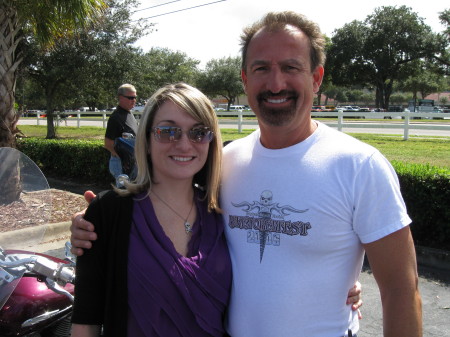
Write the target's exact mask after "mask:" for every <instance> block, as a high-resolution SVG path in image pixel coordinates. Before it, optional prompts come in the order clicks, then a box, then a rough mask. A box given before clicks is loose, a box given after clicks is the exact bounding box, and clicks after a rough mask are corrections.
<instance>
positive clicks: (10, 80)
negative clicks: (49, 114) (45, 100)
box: [0, 1, 22, 147]
mask: <svg viewBox="0 0 450 337" xmlns="http://www.w3.org/2000/svg"><path fill="white" fill-rule="evenodd" d="M19 28H20V27H19V25H18V16H17V12H16V11H15V10H13V9H12V8H11V7H9V6H8V5H7V4H6V3H5V2H3V1H2V2H1V3H0V78H1V79H0V97H1V100H0V147H15V146H16V142H15V134H16V133H18V132H19V131H18V129H17V122H18V120H19V117H20V114H19V112H16V111H15V109H14V102H15V98H14V95H15V87H16V75H17V68H18V66H19V64H20V63H21V62H22V58H21V57H20V56H18V55H17V54H16V49H17V45H18V44H19V42H20V40H21V38H20V37H18V36H20V34H19V32H20V29H19Z"/></svg>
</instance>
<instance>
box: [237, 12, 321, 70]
mask: <svg viewBox="0 0 450 337" xmlns="http://www.w3.org/2000/svg"><path fill="white" fill-rule="evenodd" d="M286 26H293V27H296V28H298V29H299V30H301V31H302V32H303V33H305V34H306V36H308V38H309V41H310V46H311V55H310V56H311V71H313V70H314V69H316V67H317V66H319V65H321V66H323V65H324V64H325V59H326V56H325V38H324V36H323V34H322V32H321V31H320V28H319V26H318V25H317V24H316V23H315V22H313V21H311V20H309V19H308V18H307V17H306V16H305V15H303V14H299V13H296V12H292V11H285V12H270V13H267V14H266V15H265V16H264V17H263V18H262V19H261V20H259V21H257V22H255V23H254V24H252V25H250V26H248V27H246V28H244V31H243V32H242V35H241V47H242V48H241V52H242V70H243V71H244V72H245V71H246V67H247V60H246V58H247V51H248V46H249V44H250V41H251V40H252V38H253V36H254V35H255V34H256V33H257V32H258V31H260V30H261V29H263V28H267V29H268V30H269V31H271V32H275V31H279V30H283V29H285V28H286Z"/></svg>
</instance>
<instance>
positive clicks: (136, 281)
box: [72, 83, 231, 336]
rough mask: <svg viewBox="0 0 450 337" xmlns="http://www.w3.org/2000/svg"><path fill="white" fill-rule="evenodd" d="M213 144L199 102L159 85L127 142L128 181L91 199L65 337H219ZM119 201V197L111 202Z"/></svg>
mask: <svg viewBox="0 0 450 337" xmlns="http://www.w3.org/2000/svg"><path fill="white" fill-rule="evenodd" d="M221 148H222V141H221V137H220V132H219V129H218V122H217V119H216V117H215V114H214V110H213V109H212V106H211V104H210V102H209V100H208V98H207V97H206V96H204V95H203V94H202V93H201V92H200V91H198V90H197V89H195V88H193V87H191V86H189V85H186V84H182V83H179V84H174V85H167V86H165V87H163V88H161V89H160V90H158V91H157V92H156V93H155V94H154V95H153V96H152V97H151V98H150V100H149V102H148V103H147V106H146V107H145V109H144V113H143V116H142V119H141V121H140V125H139V129H138V134H137V139H136V151H135V153H136V161H137V167H138V174H137V178H136V180H135V182H134V183H130V184H127V185H126V189H125V190H115V191H109V192H106V193H101V194H100V195H99V197H97V198H96V199H95V200H94V201H93V202H92V203H91V205H90V206H89V208H88V210H87V212H86V218H87V219H88V220H89V221H91V222H92V223H93V224H94V225H95V228H96V230H97V233H98V240H97V241H96V242H95V243H94V244H93V247H92V249H91V250H89V251H86V253H85V254H84V255H83V256H82V257H79V258H78V261H77V280H76V287H75V289H76V290H75V297H76V300H75V304H74V313H73V323H74V324H73V328H72V330H73V331H72V336H98V335H99V332H100V326H101V325H103V327H104V334H105V335H106V336H125V335H128V336H222V335H223V334H224V330H223V326H222V320H223V316H224V312H225V309H226V306H227V303H228V297H229V292H230V286H231V264H230V260H229V255H228V249H227V245H226V242H225V238H224V236H223V223H222V219H221V216H220V215H218V211H220V210H219V207H218V189H219V178H220V165H221V151H222V149H221ZM119 195H120V196H119Z"/></svg>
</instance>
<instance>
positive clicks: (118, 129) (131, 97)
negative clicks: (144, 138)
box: [105, 84, 138, 184]
mask: <svg viewBox="0 0 450 337" xmlns="http://www.w3.org/2000/svg"><path fill="white" fill-rule="evenodd" d="M117 95H118V99H119V104H118V105H117V108H116V109H115V110H114V111H113V113H112V114H111V116H110V117H109V120H108V124H107V126H106V133H105V148H106V149H107V150H108V151H109V152H110V153H111V158H110V159H109V171H110V172H111V174H112V175H113V177H114V179H116V184H117V183H118V181H117V177H118V176H119V175H121V174H122V173H123V172H122V162H121V160H120V157H119V156H118V154H117V152H116V151H115V149H114V143H115V140H116V138H119V137H122V135H123V133H128V134H132V135H133V136H136V133H137V128H138V125H137V121H136V119H135V118H134V115H133V114H132V113H131V109H133V108H134V106H135V104H136V97H137V96H136V88H135V87H134V86H133V85H131V84H122V85H121V86H120V87H119V89H118V90H117Z"/></svg>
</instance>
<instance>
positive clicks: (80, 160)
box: [17, 138, 113, 184]
mask: <svg viewBox="0 0 450 337" xmlns="http://www.w3.org/2000/svg"><path fill="white" fill-rule="evenodd" d="M17 147H18V149H19V150H20V151H22V152H23V153H25V154H26V155H27V156H28V157H30V158H31V159H32V160H33V161H34V162H35V163H36V164H37V165H38V166H39V167H40V169H41V170H42V171H43V172H44V173H45V175H47V176H53V177H60V178H65V179H70V180H74V181H80V182H83V183H100V184H109V183H111V182H112V181H113V179H112V176H111V174H110V173H109V169H108V162H109V152H108V151H107V150H106V149H105V148H104V147H103V140H78V139H67V140H63V139H40V138H22V139H19V140H18V144H17Z"/></svg>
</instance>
